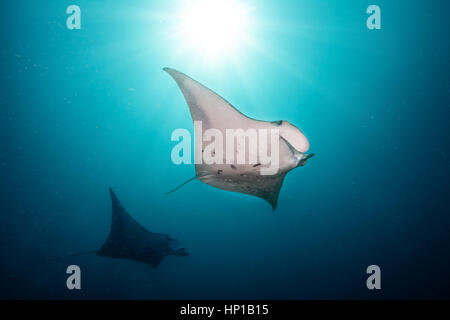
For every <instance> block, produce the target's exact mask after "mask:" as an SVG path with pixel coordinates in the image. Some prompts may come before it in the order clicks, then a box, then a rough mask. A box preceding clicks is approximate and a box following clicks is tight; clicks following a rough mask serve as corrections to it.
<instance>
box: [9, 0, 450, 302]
mask: <svg viewBox="0 0 450 320" xmlns="http://www.w3.org/2000/svg"><path fill="white" fill-rule="evenodd" d="M179 2H180V1H176V0H170V1H156V0H155V1H138V0H133V1H127V2H124V1H122V2H119V1H95V2H93V1H86V0H77V1H76V3H74V2H72V1H57V2H56V1H39V2H30V1H23V0H17V1H2V2H1V4H0V12H1V19H0V24H1V28H0V32H1V43H2V45H1V50H0V54H1V59H0V72H1V73H0V76H1V83H2V91H1V94H0V206H1V216H0V241H1V242H0V253H1V258H0V283H1V284H0V298H3V299H5V298H12V299H17V298H32V299H48V298H62V299H80V298H82V299H94V298H104V299H107V298H121V299H181V298H182V299H185V298H186V299H187V298H189V299H196V298H202V299H214V298H233V299H243V298H252V299H263V298H264V299H326V298H331V299H346V298H353V299H360V298H369V299H372V298H375V299H390V298H449V297H450V287H449V284H450V278H449V275H448V270H449V268H450V257H449V245H450V236H449V227H450V217H449V212H450V210H449V209H450V208H449V207H450V206H449V202H448V185H449V151H450V150H449V142H450V141H449V140H450V139H449V138H450V134H449V116H450V112H449V106H450V104H449V102H450V101H449V96H450V95H449V93H450V90H449V85H450V83H449V54H448V50H449V36H448V31H449V21H448V18H447V16H448V11H449V9H450V5H449V3H448V1H431V2H427V1H418V0H411V1H398V0H390V1H385V0H376V1H355V0H344V1H331V0H327V1H325V0H322V1H312V0H309V1H307V0H301V1H300V0H296V1H287V0H286V1H268V0H263V1H241V2H243V3H245V4H246V5H248V6H249V7H251V8H252V11H251V15H252V17H253V27H252V39H253V40H254V42H253V43H252V44H253V45H248V46H245V47H244V46H243V47H241V48H239V50H237V51H239V54H236V55H235V56H233V53H232V52H230V53H229V56H226V57H222V58H221V59H217V60H216V61H206V60H205V59H203V58H202V56H201V54H200V53H199V52H198V50H197V51H196V50H184V49H183V48H182V46H181V44H180V42H179V40H180V39H179V37H176V36H175V35H174V34H173V25H174V17H173V16H174V14H175V13H176V12H177V10H178V8H179V7H180V3H179ZM372 2H373V3H372ZM71 4H76V5H78V6H79V7H80V8H81V10H82V11H81V12H82V27H81V30H68V29H67V27H66V19H67V17H68V15H67V14H66V12H65V11H66V8H67V7H68V6H69V5H71ZM370 4H377V5H378V6H380V8H381V12H382V28H381V30H368V29H367V27H366V19H367V17H368V15H367V14H366V8H367V7H368V6H369V5H370ZM237 51H236V52H237ZM230 56H231V58H230ZM166 66H169V67H172V68H176V69H178V70H180V71H182V72H184V73H186V74H188V75H190V76H192V77H193V78H194V79H196V80H198V81H200V82H201V83H203V84H205V85H206V86H208V87H209V88H211V89H212V90H214V91H216V92H218V93H219V94H220V95H222V96H223V97H225V98H226V99H227V100H228V101H230V102H231V103H232V104H233V105H234V106H236V107H237V108H238V109H239V110H240V111H241V112H243V113H245V114H246V115H248V116H250V117H252V118H256V119H262V120H280V119H284V120H288V121H290V122H291V123H293V124H295V125H297V126H298V127H300V128H301V129H302V131H303V132H304V133H305V135H306V136H307V137H308V140H309V142H310V151H311V152H314V153H315V154H316V156H315V157H314V158H312V159H311V160H310V161H309V162H308V163H307V165H306V166H305V167H302V168H297V169H295V170H293V171H292V172H290V173H289V174H288V175H287V177H286V179H285V182H284V185H283V187H282V190H281V193H280V198H279V203H278V208H277V209H276V211H275V212H272V210H271V208H270V206H269V205H268V204H267V203H265V202H264V201H263V200H261V199H258V198H255V197H250V196H246V195H243V194H238V193H231V192H226V191H222V190H218V189H215V188H212V187H210V186H207V185H205V184H202V183H200V182H198V181H194V182H191V183H190V184H188V185H186V186H184V187H183V188H182V189H180V190H179V191H177V192H176V193H174V194H171V195H167V196H166V195H164V193H165V192H166V191H168V190H170V189H172V188H173V187H175V186H176V185H178V184H179V183H181V182H183V181H184V180H186V179H188V178H190V177H192V176H193V175H194V173H195V172H194V166H193V165H180V166H176V165H174V164H173V163H172V161H171V157H170V154H171V150H172V148H173V146H174V144H175V143H174V142H172V141H171V140H170V136H171V133H172V131H173V130H174V129H177V128H186V129H188V130H190V131H191V132H193V124H192V120H191V117H190V114H189V110H188V108H187V106H186V103H185V101H184V98H183V96H182V95H181V93H180V91H179V89H178V87H177V86H176V84H175V83H174V81H173V80H172V79H171V78H170V77H169V76H168V75H167V74H166V73H165V72H164V71H162V68H163V67H166ZM108 187H112V188H113V189H114V190H115V191H116V193H117V195H118V197H119V199H120V200H121V202H122V204H123V206H124V207H125V208H126V209H127V210H128V212H130V213H131V214H132V215H133V217H134V218H135V219H136V220H137V221H139V223H141V224H142V225H143V226H145V227H146V228H148V229H149V230H151V231H154V232H161V233H168V234H171V235H173V236H174V237H176V238H177V239H179V240H180V242H181V243H182V244H183V246H184V247H186V248H187V250H188V251H189V252H190V256H189V257H173V256H172V257H167V258H165V259H164V261H163V262H162V263H161V265H160V266H159V268H157V269H151V268H149V267H148V266H146V265H144V264H139V263H136V262H132V261H126V260H113V259H108V258H101V257H97V256H95V255H86V256H79V257H72V258H64V259H61V260H56V261H55V258H57V257H60V256H64V255H67V254H69V253H73V252H81V251H89V250H95V249H97V248H99V247H100V246H101V244H102V243H103V241H104V240H105V238H106V236H107V235H108V231H109V227H110V219H111V212H110V210H111V204H110V199H109V195H108ZM69 264H76V265H79V266H80V268H81V270H82V290H73V291H70V290H67V288H66V277H67V275H66V272H65V271H66V267H67V266H68V265H69ZM372 264H376V265H379V266H380V268H381V272H382V290H375V291H369V290H368V289H367V288H366V279H367V276H368V275H367V274H366V268H367V266H369V265H372Z"/></svg>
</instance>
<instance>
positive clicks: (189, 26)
mask: <svg viewBox="0 0 450 320" xmlns="http://www.w3.org/2000/svg"><path fill="white" fill-rule="evenodd" d="M248 14H249V10H248V8H246V7H245V6H243V5H242V4H240V3H238V2H236V1H233V0H222V1H220V0H194V1H187V2H185V4H184V8H183V9H182V11H181V13H180V17H179V18H180V24H179V26H178V28H179V31H178V32H179V35H180V36H181V37H182V39H183V41H182V42H183V43H184V46H185V47H187V48H189V49H195V51H196V52H197V53H198V54H201V55H202V57H203V58H207V59H212V60H217V59H219V58H223V57H224V56H227V55H233V54H236V53H237V52H236V51H237V49H239V48H240V47H241V46H243V45H244V44H245V41H246V39H247V37H249V34H248V32H249V30H248V29H249V22H250V19H249V15H248Z"/></svg>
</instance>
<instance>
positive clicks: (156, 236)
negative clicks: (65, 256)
mask: <svg viewBox="0 0 450 320" xmlns="http://www.w3.org/2000/svg"><path fill="white" fill-rule="evenodd" d="M109 192H110V195H111V201H112V219H111V230H110V232H109V235H108V238H107V239H106V241H105V243H103V245H102V247H101V248H100V249H99V250H94V251H90V252H84V253H77V254H72V255H71V256H78V255H82V254H88V253H96V254H97V255H98V256H102V257H109V258H116V259H129V260H134V261H139V262H143V263H146V264H148V265H150V266H152V267H154V268H156V267H157V266H159V264H160V263H161V261H162V259H163V258H164V257H165V256H169V255H174V256H188V255H189V254H188V253H187V252H186V249H184V248H178V246H179V244H178V241H177V240H175V239H174V238H172V237H171V236H169V235H167V234H162V233H154V232H150V231H148V230H147V229H145V228H144V227H142V226H141V225H140V224H139V223H137V222H136V220H134V219H133V217H131V216H130V214H129V213H128V212H127V211H126V210H125V209H124V208H123V207H122V205H121V204H120V202H119V199H118V198H117V196H116V194H115V193H114V191H113V190H112V189H109Z"/></svg>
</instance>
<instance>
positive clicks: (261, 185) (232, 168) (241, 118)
mask: <svg viewBox="0 0 450 320" xmlns="http://www.w3.org/2000/svg"><path fill="white" fill-rule="evenodd" d="M163 70H164V71H166V72H168V73H169V74H170V75H171V76H172V77H173V78H174V79H175V81H176V83H177V84H178V86H179V88H180V89H181V92H182V93H183V95H184V98H185V100H186V102H187V104H188V106H189V110H190V113H191V116H192V120H193V121H194V125H195V123H196V122H199V123H201V127H202V132H206V131H207V130H208V129H213V130H215V131H214V132H216V133H217V132H219V133H220V136H222V137H223V138H224V139H225V140H226V137H228V136H227V131H230V129H231V130H234V131H236V130H241V133H242V132H244V133H246V132H247V133H248V132H250V131H249V129H251V130H254V131H255V132H269V131H271V130H272V131H276V132H278V136H276V140H277V141H276V142H277V144H276V145H277V146H278V159H277V161H278V168H277V169H278V170H276V173H274V174H262V170H264V169H267V167H266V166H265V164H262V163H261V161H258V162H257V163H242V161H241V162H240V163H239V162H237V159H238V151H237V148H238V147H241V145H240V143H239V141H238V143H236V144H234V142H233V145H234V146H235V149H234V150H232V152H233V153H234V156H233V157H232V162H230V161H228V160H227V159H225V156H224V158H223V161H221V162H220V163H219V162H215V163H206V162H204V161H203V162H198V161H197V159H196V161H195V172H196V175H195V177H194V178H191V179H189V180H188V181H186V182H185V183H187V182H189V181H191V180H193V179H198V180H200V181H201V182H203V183H206V184H209V185H211V186H213V187H216V188H219V189H223V190H228V191H234V192H240V193H245V194H249V195H253V196H257V197H260V198H262V199H264V200H266V201H267V202H269V203H270V204H271V206H272V209H273V210H275V208H276V206H277V201H278V195H279V193H280V189H281V186H282V184H283V180H284V177H285V176H286V174H287V173H288V172H289V171H290V170H292V169H294V168H296V167H299V166H304V165H305V163H306V160H307V159H309V158H311V157H312V156H313V155H314V154H307V153H306V151H308V149H309V142H308V140H307V139H306V137H305V135H304V134H303V133H302V132H301V131H300V129H298V128H297V127H296V126H294V125H292V124H291V123H289V122H288V121H284V120H283V121H272V122H270V121H262V120H255V119H252V118H249V117H247V116H245V115H244V114H242V113H241V112H240V111H239V110H237V109H236V108H235V107H233V106H232V105H231V104H230V103H229V102H227V101H226V100H225V99H223V98H222V97H221V96H219V95H218V94H216V93H215V92H213V91H212V90H210V89H209V88H207V87H205V86H204V85H202V84H200V83H199V82H197V81H195V80H194V79H192V78H190V77H188V76H187V75H185V74H184V73H181V72H179V71H177V70H174V69H171V68H164V69H163ZM273 129H275V130H273ZM201 134H202V133H201ZM204 139H205V137H202V136H201V137H198V136H197V130H196V132H195V156H196V157H197V156H198V155H200V157H202V158H203V156H204V154H203V152H206V151H207V150H206V149H207V147H205V143H204V141H203V140H204ZM232 139H233V141H234V139H235V136H233V138H232ZM245 139H248V140H247V141H249V140H250V137H249V136H247V137H246V138H245ZM206 140H208V139H206ZM209 140H210V141H212V140H213V139H212V138H211V139H209ZM259 140H260V141H258V142H257V145H258V147H257V148H256V149H257V150H253V151H252V150H250V147H249V144H248V145H247V146H246V145H245V144H246V142H245V141H244V148H246V149H245V152H246V156H248V157H250V155H251V153H252V152H253V153H258V150H260V149H261V147H265V150H270V152H271V153H272V152H273V151H274V150H271V146H270V142H271V140H270V137H269V138H267V139H265V140H261V139H259ZM241 141H242V140H241ZM228 142H229V141H225V143H224V145H227V143H228ZM208 152H211V150H208ZM212 152H213V155H214V153H215V151H214V150H213V151H212ZM259 152H260V151H259ZM185 183H183V184H182V185H184V184H185ZM182 185H180V186H179V187H177V188H176V189H174V190H172V191H170V192H168V193H171V192H173V191H175V190H177V189H178V188H180V187H181V186H182Z"/></svg>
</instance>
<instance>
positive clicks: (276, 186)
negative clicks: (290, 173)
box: [257, 174, 286, 211]
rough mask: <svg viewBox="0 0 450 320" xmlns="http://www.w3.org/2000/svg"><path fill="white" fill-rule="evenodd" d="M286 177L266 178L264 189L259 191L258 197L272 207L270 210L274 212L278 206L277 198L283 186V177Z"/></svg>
mask: <svg viewBox="0 0 450 320" xmlns="http://www.w3.org/2000/svg"><path fill="white" fill-rule="evenodd" d="M285 176H286V175H284V174H282V175H278V176H273V177H271V178H266V179H268V181H267V182H266V183H264V184H263V186H264V189H262V190H259V192H258V193H259V194H257V196H258V197H260V198H262V199H264V200H266V201H267V202H268V203H270V205H271V206H272V210H273V211H275V209H276V208H277V204H278V197H279V195H280V190H281V186H282V185H283V181H284V177H285Z"/></svg>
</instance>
